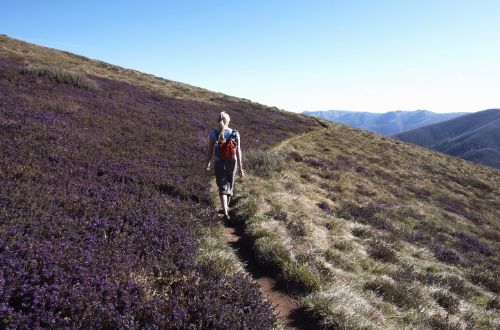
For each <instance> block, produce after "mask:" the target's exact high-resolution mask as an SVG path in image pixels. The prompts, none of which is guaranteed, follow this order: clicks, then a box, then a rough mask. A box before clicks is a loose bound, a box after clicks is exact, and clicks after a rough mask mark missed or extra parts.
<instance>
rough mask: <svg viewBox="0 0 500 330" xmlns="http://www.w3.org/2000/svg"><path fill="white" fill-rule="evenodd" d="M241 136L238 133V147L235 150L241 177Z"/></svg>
mask: <svg viewBox="0 0 500 330" xmlns="http://www.w3.org/2000/svg"><path fill="white" fill-rule="evenodd" d="M240 140H241V136H240V135H239V134H238V149H237V151H236V153H237V155H236V159H237V161H238V171H239V173H240V176H241V177H243V175H244V174H245V172H244V171H243V165H242V159H241V144H240Z"/></svg>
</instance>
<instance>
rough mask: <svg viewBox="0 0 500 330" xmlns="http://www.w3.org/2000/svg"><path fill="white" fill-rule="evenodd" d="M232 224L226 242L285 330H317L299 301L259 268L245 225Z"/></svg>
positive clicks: (237, 222) (229, 226)
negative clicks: (245, 234) (245, 231)
mask: <svg viewBox="0 0 500 330" xmlns="http://www.w3.org/2000/svg"><path fill="white" fill-rule="evenodd" d="M233 216H234V215H233ZM231 222H232V224H230V225H227V224H226V225H225V227H224V236H225V238H226V241H227V243H228V244H229V246H231V247H232V248H233V249H234V250H235V252H236V254H237V256H238V257H239V258H240V260H241V261H242V262H243V264H244V265H245V269H246V271H247V272H248V273H249V274H250V275H251V276H252V278H253V279H254V280H255V282H256V283H257V284H258V285H259V288H260V291H261V292H262V295H263V296H264V298H265V299H267V300H269V301H270V302H271V303H272V305H273V306H274V308H275V310H276V314H277V316H278V319H279V321H280V323H281V325H282V326H283V329H317V324H316V323H315V322H314V321H313V320H310V319H308V317H307V316H306V315H305V313H304V312H303V311H302V310H301V309H300V308H298V306H299V304H298V301H297V299H296V298H295V297H293V296H291V295H290V294H288V293H287V292H286V291H285V289H284V288H283V287H282V286H281V285H280V283H278V281H276V280H275V279H274V278H272V277H271V276H270V274H269V273H266V271H265V270H263V269H262V267H259V265H258V263H257V260H256V258H255V255H254V252H253V249H252V246H251V243H250V242H249V240H248V239H246V238H245V236H244V234H243V224H242V223H241V222H240V221H234V220H233V221H231Z"/></svg>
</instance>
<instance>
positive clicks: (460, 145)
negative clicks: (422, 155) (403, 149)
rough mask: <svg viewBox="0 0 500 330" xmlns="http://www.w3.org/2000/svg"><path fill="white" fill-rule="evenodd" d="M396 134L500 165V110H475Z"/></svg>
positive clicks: (458, 154) (475, 160)
mask: <svg viewBox="0 0 500 330" xmlns="http://www.w3.org/2000/svg"><path fill="white" fill-rule="evenodd" d="M394 137H396V138H398V139H400V140H403V141H407V142H412V143H415V144H418V145H420V146H423V147H427V148H431V149H434V150H437V151H441V152H444V153H446V154H449V155H452V156H456V157H460V158H463V159H467V160H470V161H473V162H476V163H480V164H484V165H488V166H491V167H496V168H500V109H490V110H484V111H480V112H476V113H471V114H468V115H464V116H461V117H458V118H454V119H451V120H447V121H444V122H441V123H438V124H434V125H429V126H425V127H421V128H417V129H414V130H411V131H408V132H405V133H401V134H397V135H395V136H394Z"/></svg>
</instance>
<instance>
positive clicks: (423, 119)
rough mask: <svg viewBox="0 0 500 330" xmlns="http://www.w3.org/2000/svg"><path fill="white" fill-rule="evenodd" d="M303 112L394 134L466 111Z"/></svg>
mask: <svg viewBox="0 0 500 330" xmlns="http://www.w3.org/2000/svg"><path fill="white" fill-rule="evenodd" d="M303 114H305V115H309V116H313V117H318V118H323V119H327V120H330V121H333V122H336V123H340V124H345V125H349V126H352V127H356V128H361V129H364V130H367V131H371V132H375V133H378V134H381V135H394V134H398V133H402V132H405V131H409V130H411V129H414V128H418V127H422V126H425V125H430V124H434V123H438V122H442V121H445V120H448V119H452V118H456V117H459V116H462V115H464V114H465V113H463V112H453V113H435V112H431V111H427V110H415V111H401V110H398V111H390V112H386V113H373V112H356V111H343V110H327V111H304V112H303Z"/></svg>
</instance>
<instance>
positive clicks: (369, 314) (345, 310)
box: [236, 124, 500, 329]
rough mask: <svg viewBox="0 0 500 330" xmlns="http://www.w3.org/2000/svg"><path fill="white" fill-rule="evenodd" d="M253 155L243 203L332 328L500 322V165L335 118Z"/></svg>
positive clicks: (266, 248) (266, 258) (255, 232)
mask: <svg viewBox="0 0 500 330" xmlns="http://www.w3.org/2000/svg"><path fill="white" fill-rule="evenodd" d="M252 159H255V160H256V161H255V163H256V164H259V165H258V166H263V167H265V164H271V163H272V162H274V161H275V160H276V162H278V163H279V164H280V165H279V166H275V167H273V170H272V171H268V172H266V173H265V175H262V173H263V172H264V171H263V170H258V171H253V172H251V173H250V174H249V175H248V176H247V177H246V179H245V180H244V182H242V185H240V187H239V189H238V195H239V196H238V198H239V199H238V204H237V207H236V212H237V213H238V214H239V215H241V217H242V218H243V219H244V220H245V224H246V234H247V235H248V236H250V237H251V238H253V239H254V242H255V244H254V248H255V249H256V252H257V254H258V255H259V258H260V259H261V260H262V261H263V262H265V263H266V264H268V265H269V264H270V265H272V266H273V267H275V268H276V269H277V270H278V274H279V276H280V278H281V279H282V280H283V281H284V282H285V283H288V284H289V285H290V288H291V289H293V290H295V291H297V292H299V293H300V294H302V295H303V297H304V299H303V307H304V308H305V309H306V310H307V311H309V312H310V313H312V314H314V315H315V316H316V317H319V318H320V319H321V320H322V322H323V324H324V325H325V326H326V327H330V328H340V329H377V328H380V329H381V328H384V329H391V328H420V329H428V328H433V329H467V328H498V327H499V326H500V312H499V309H498V308H497V307H495V306H497V305H498V302H497V300H495V299H497V295H498V291H499V289H498V285H499V283H500V282H499V278H500V276H498V274H499V273H498V266H499V264H500V262H499V253H500V240H498V237H499V235H500V224H499V223H498V220H497V219H499V218H500V207H498V206H499V205H500V191H499V188H498V187H500V173H499V172H498V171H496V170H493V169H490V168H486V167H483V166H480V165H476V164H472V163H470V162H466V161H463V160H461V159H455V158H452V157H449V156H445V155H442V154H439V153H435V152H432V151H428V150H425V149H422V148H419V147H415V146H412V145H408V144H405V143H402V142H399V141H394V140H391V139H389V138H385V137H380V136H378V135H375V134H371V133H367V132H362V131H359V130H356V129H351V128H348V127H345V126H341V125H336V124H331V125H330V128H328V129H324V130H319V131H315V132H311V133H307V134H305V135H302V136H299V137H294V138H292V139H290V140H288V141H286V142H285V143H282V144H280V145H279V146H277V147H275V148H274V149H273V150H272V151H271V152H267V153H266V151H264V150H259V151H258V157H253V156H252V157H248V158H247V161H250V166H252V165H253V164H252ZM262 160H264V161H262ZM262 164H264V165H262ZM256 168H258V167H256ZM297 268H300V271H295V273H294V276H293V278H290V277H289V276H287V274H289V273H291V272H293V271H294V269H297ZM310 283H314V284H312V285H311V284H310Z"/></svg>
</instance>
